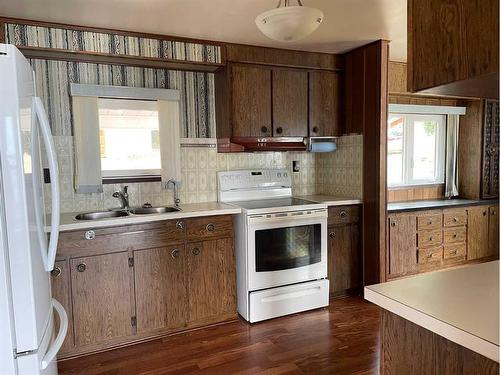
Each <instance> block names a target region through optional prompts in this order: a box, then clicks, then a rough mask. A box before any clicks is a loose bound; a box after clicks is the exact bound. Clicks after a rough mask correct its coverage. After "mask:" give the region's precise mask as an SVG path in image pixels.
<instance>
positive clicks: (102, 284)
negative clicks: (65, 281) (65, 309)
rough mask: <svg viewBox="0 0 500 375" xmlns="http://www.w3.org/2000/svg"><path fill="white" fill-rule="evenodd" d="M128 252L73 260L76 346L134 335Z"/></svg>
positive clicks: (72, 289)
mask: <svg viewBox="0 0 500 375" xmlns="http://www.w3.org/2000/svg"><path fill="white" fill-rule="evenodd" d="M128 259H129V257H128V253H127V252H120V253H114V254H106V255H96V256H90V257H82V258H76V259H71V261H70V265H71V271H70V272H71V292H72V296H73V298H72V300H73V326H74V336H75V345H76V346H82V345H89V344H95V343H98V342H104V341H109V340H112V339H116V338H118V337H123V336H129V335H131V334H132V328H133V326H132V320H131V316H132V312H133V309H132V298H133V296H132V290H131V286H130V279H129V260H128Z"/></svg>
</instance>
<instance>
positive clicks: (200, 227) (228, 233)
mask: <svg viewBox="0 0 500 375" xmlns="http://www.w3.org/2000/svg"><path fill="white" fill-rule="evenodd" d="M186 233H187V240H188V241H190V242H196V241H204V240H210V239H213V238H222V237H233V218H232V216H230V215H223V216H208V217H200V218H196V219H189V220H186Z"/></svg>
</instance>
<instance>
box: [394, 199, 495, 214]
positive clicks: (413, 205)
mask: <svg viewBox="0 0 500 375" xmlns="http://www.w3.org/2000/svg"><path fill="white" fill-rule="evenodd" d="M485 204H498V199H487V200H474V199H433V200H422V201H410V202H394V203H388V204H387V211H388V212H405V211H418V210H429V209H434V208H450V207H451V208H453V207H460V206H480V205H485Z"/></svg>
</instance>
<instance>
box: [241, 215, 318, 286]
mask: <svg viewBox="0 0 500 375" xmlns="http://www.w3.org/2000/svg"><path fill="white" fill-rule="evenodd" d="M326 232H327V210H325V209H320V210H310V211H294V212H282V213H276V214H268V215H266V214H264V215H252V216H249V217H248V255H247V256H248V284H249V290H250V291H254V290H259V289H265V288H272V287H275V286H282V285H288V284H294V283H299V282H303V281H309V280H317V279H322V278H326V276H327V237H326V236H327V234H326Z"/></svg>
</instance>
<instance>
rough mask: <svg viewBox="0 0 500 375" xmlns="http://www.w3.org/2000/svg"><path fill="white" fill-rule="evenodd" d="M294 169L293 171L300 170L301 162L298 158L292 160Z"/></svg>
mask: <svg viewBox="0 0 500 375" xmlns="http://www.w3.org/2000/svg"><path fill="white" fill-rule="evenodd" d="M292 171H293V172H300V164H299V161H298V160H294V161H292Z"/></svg>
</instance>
